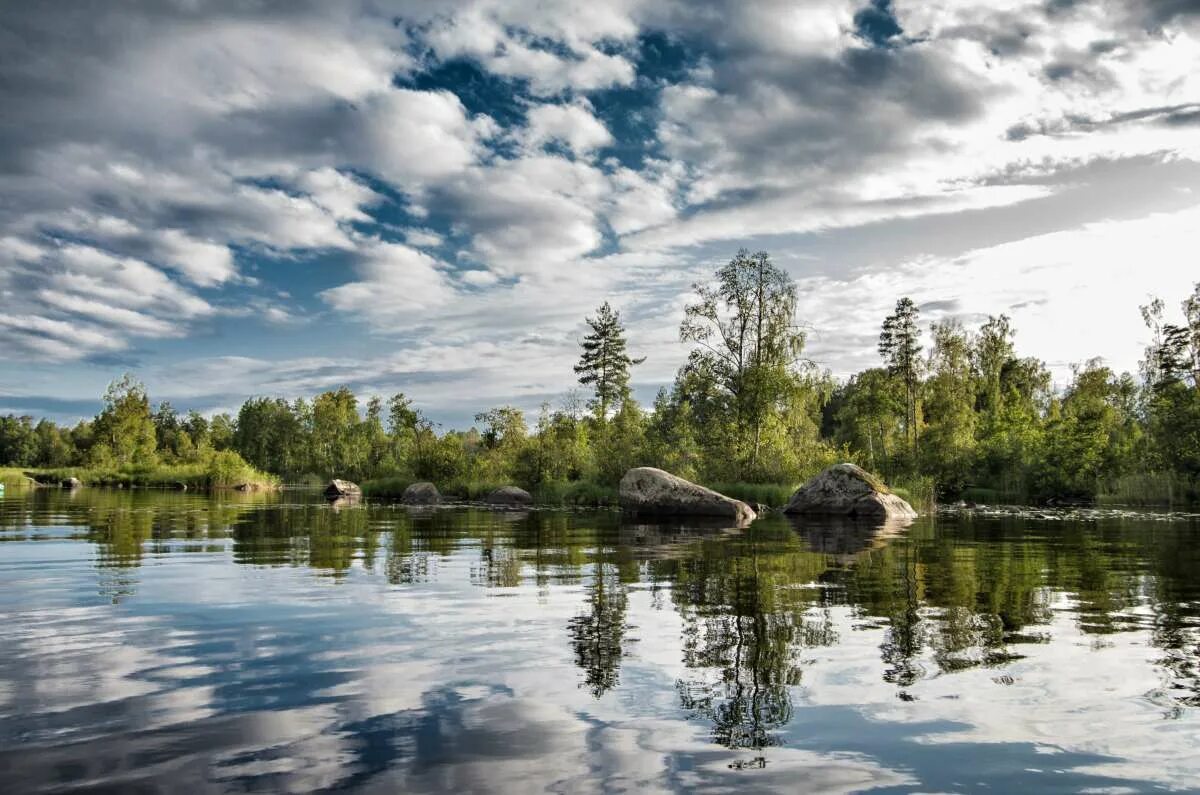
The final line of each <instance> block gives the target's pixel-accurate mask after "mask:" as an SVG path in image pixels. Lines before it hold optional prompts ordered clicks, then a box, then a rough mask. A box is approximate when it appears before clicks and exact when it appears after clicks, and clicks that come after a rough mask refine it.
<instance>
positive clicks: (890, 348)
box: [879, 298, 921, 461]
mask: <svg viewBox="0 0 1200 795" xmlns="http://www.w3.org/2000/svg"><path fill="white" fill-rule="evenodd" d="M918 317H919V313H918V311H917V306H916V304H914V303H913V302H912V299H911V298H901V299H900V300H899V301H897V302H896V312H895V314H892V315H889V316H888V317H887V319H886V320H884V321H883V331H882V333H880V335H879V355H880V356H882V357H883V360H884V361H885V362H887V366H888V370H890V371H891V373H892V375H895V376H897V377H899V378H900V380H901V381H902V382H903V383H904V391H905V399H906V407H907V415H906V417H905V420H904V425H905V431H906V434H907V436H908V440H909V449H910V451H911V452H912V456H913V460H914V461H916V457H917V389H918V387H919V386H920V384H921V342H920V340H921V327H920V326H919V325H918V324H917V321H918Z"/></svg>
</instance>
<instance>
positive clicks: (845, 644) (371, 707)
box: [0, 490, 1200, 793]
mask: <svg viewBox="0 0 1200 795" xmlns="http://www.w3.org/2000/svg"><path fill="white" fill-rule="evenodd" d="M1198 533H1200V527H1198V526H1197V525H1196V524H1195V523H1188V522H1180V521H1174V522H1170V521H1156V520H1152V519H1150V518H1142V519H1129V518H1126V519H1122V520H1101V521H1065V522H1064V521H1057V522H1047V521H1037V520H1029V519H1022V518H1019V517H1012V518H1005V519H1001V518H986V519H984V518H970V517H960V518H953V517H949V518H948V517H943V518H939V519H936V520H935V519H923V520H920V521H918V522H917V523H916V524H914V525H912V526H911V527H909V528H907V529H903V530H896V529H895V528H890V529H889V528H882V529H877V528H870V527H866V528H864V527H855V526H845V525H841V526H839V525H831V524H818V523H807V524H799V523H793V522H790V521H789V520H787V519H785V518H783V517H776V516H769V517H766V518H764V519H761V520H759V521H758V522H756V523H755V524H753V525H752V526H750V527H749V528H747V529H744V530H740V531H731V530H729V529H727V528H721V527H704V526H698V525H696V524H691V525H688V526H662V525H634V524H628V523H623V522H622V521H621V519H620V517H619V516H618V515H616V514H613V513H609V512H595V511H586V512H566V511H533V512H507V511H491V510H485V509H480V508H454V509H441V510H436V511H414V510H410V509H406V508H404V507H401V506H393V505H364V506H330V505H328V504H326V503H324V502H322V501H320V500H319V499H316V498H314V497H309V496H306V495H303V494H297V493H293V492H285V493H283V494H282V495H266V496H263V495H250V496H227V497H223V498H207V497H203V496H197V495H187V494H171V493H149V492H105V491H92V490H82V491H77V492H75V493H67V492H60V491H57V490H52V491H38V492H24V493H20V492H18V493H14V492H9V494H8V495H7V497H6V498H3V499H0V791H3V792H6V793H21V792H73V791H111V792H155V791H186V792H196V793H206V792H213V793H220V792H247V791H260V792H261V791H287V792H308V791H320V790H330V791H354V792H398V791H403V792H444V791H453V792H467V791H471V792H534V791H553V792H590V791H598V792H599V791H603V792H619V791H637V792H655V791H704V790H713V791H716V790H725V789H731V788H738V789H742V790H746V791H773V790H778V791H788V792H795V791H829V792H843V791H844V792H859V791H873V792H911V791H925V792H934V791H936V792H951V791H958V792H965V791H991V792H1015V791H1021V792H1079V791H1093V792H1144V791H1148V790H1163V789H1177V790H1192V791H1196V790H1200V752H1198V751H1197V749H1198V748H1200V545H1198V544H1197V539H1198V537H1200V536H1198Z"/></svg>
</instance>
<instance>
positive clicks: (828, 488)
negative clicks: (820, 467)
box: [783, 464, 917, 519]
mask: <svg viewBox="0 0 1200 795" xmlns="http://www.w3.org/2000/svg"><path fill="white" fill-rule="evenodd" d="M783 511H784V513H790V514H808V515H813V516H850V517H854V518H859V519H915V518H916V516H917V512H916V511H914V510H913V508H912V506H911V505H909V504H908V503H907V502H905V501H904V500H902V499H901V498H900V497H897V496H896V495H895V494H892V493H891V492H889V491H888V490H887V486H885V485H884V484H883V481H881V480H880V479H879V478H877V477H875V476H874V475H872V474H871V473H869V472H867V471H866V470H864V469H862V468H861V467H858V466H855V465H854V464H838V465H836V466H832V467H830V468H829V469H826V470H825V471H824V472H822V473H821V474H819V475H817V476H816V477H814V478H813V479H811V480H809V481H808V482H807V483H805V484H804V485H803V486H801V487H800V488H799V489H797V490H796V493H795V494H793V495H792V498H791V500H789V501H788V504H787V507H785V508H784V509H783Z"/></svg>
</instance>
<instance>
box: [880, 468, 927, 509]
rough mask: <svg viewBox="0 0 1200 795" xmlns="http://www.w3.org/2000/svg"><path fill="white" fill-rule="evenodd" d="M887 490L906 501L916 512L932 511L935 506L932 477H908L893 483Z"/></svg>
mask: <svg viewBox="0 0 1200 795" xmlns="http://www.w3.org/2000/svg"><path fill="white" fill-rule="evenodd" d="M888 491H890V492H891V493H892V494H895V495H896V496H897V497H899V498H900V499H902V500H904V501H905V502H907V503H908V504H909V505H911V506H912V507H913V508H914V509H915V510H916V511H917V512H918V513H926V514H927V513H932V512H933V511H934V510H935V509H936V508H937V485H936V484H935V483H934V482H933V478H928V477H912V478H908V479H907V480H903V481H900V482H898V483H895V484H893V485H892V486H891V487H890V488H889V489H888Z"/></svg>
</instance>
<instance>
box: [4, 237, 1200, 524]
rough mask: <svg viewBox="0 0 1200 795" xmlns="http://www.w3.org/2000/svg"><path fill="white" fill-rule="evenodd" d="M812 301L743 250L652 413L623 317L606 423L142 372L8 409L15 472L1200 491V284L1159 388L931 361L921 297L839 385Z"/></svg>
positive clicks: (576, 499) (614, 330)
mask: <svg viewBox="0 0 1200 795" xmlns="http://www.w3.org/2000/svg"><path fill="white" fill-rule="evenodd" d="M796 303H797V288H796V285H795V284H794V283H793V282H792V280H791V279H790V278H789V277H788V275H787V274H786V273H785V272H784V271H782V270H781V269H779V268H777V267H776V266H775V265H774V264H773V263H772V262H771V260H770V258H769V257H768V256H767V254H766V253H764V252H759V253H756V254H750V253H748V252H746V251H740V252H738V254H737V255H736V256H735V257H734V258H733V259H732V260H730V261H729V262H728V263H727V264H726V265H724V266H723V267H721V268H719V269H718V270H717V271H716V272H715V273H714V275H713V280H712V282H711V283H704V284H697V285H695V300H694V301H693V302H692V303H691V304H689V305H688V306H687V307H686V309H685V311H684V317H683V320H682V323H681V325H680V338H681V340H682V341H684V342H686V343H690V345H691V346H692V347H691V351H690V352H689V355H688V357H687V359H686V361H685V363H684V364H683V366H682V367H681V368H680V369H679V370H678V372H677V373H676V375H675V378H674V381H673V382H672V383H671V384H670V385H669V386H664V387H663V388H661V389H660V390H659V392H658V394H657V396H656V397H655V399H654V403H653V406H652V407H651V408H650V410H649V411H646V410H644V409H643V408H642V407H641V406H639V405H638V403H637V402H636V401H635V400H633V399H632V397H631V393H630V388H629V368H630V367H631V366H633V365H635V364H637V363H638V362H640V361H641V360H640V359H634V358H631V357H630V356H629V355H628V354H627V353H626V349H627V343H626V339H625V331H624V328H623V327H622V326H621V323H620V315H619V313H618V312H616V311H615V310H614V309H612V307H611V306H610V305H609V304H607V303H604V304H602V305H601V306H600V308H599V310H598V311H597V313H596V316H595V317H594V318H588V319H587V322H588V325H589V327H590V329H591V332H590V333H589V334H588V336H587V337H586V338H585V340H584V342H583V354H582V357H581V360H580V362H579V364H578V365H577V366H576V374H577V375H578V376H579V377H580V381H581V382H582V383H583V384H585V385H588V386H591V387H592V388H593V390H594V395H593V399H592V401H591V403H590V406H591V408H592V409H593V411H592V412H591V413H590V414H589V413H586V412H584V411H583V409H582V404H583V401H582V398H581V397H580V396H579V395H578V394H577V393H576V392H571V393H568V394H567V395H566V397H565V398H564V400H563V402H562V405H561V406H560V407H559V408H557V409H553V408H551V406H550V405H549V404H543V405H542V407H541V409H540V411H539V412H538V415H537V420H536V422H535V423H530V422H529V421H528V420H527V418H526V415H525V413H524V412H523V411H522V410H521V409H520V408H519V407H516V406H498V407H495V408H491V409H487V410H485V411H481V412H479V413H478V414H477V415H476V416H475V423H476V425H477V427H473V428H469V429H467V430H443V429H441V428H439V427H438V426H437V425H436V424H435V423H434V422H432V421H431V420H430V419H429V418H428V417H427V416H426V415H425V413H424V409H423V408H421V407H418V406H416V405H414V403H413V401H412V400H411V399H410V398H409V397H407V396H405V395H404V394H403V393H397V394H395V395H392V396H390V397H388V398H386V399H385V398H384V397H382V396H368V397H367V398H366V399H365V402H363V401H362V400H361V399H360V398H359V396H357V395H355V394H354V393H353V392H352V391H351V390H350V389H349V388H347V387H340V388H337V389H332V390H329V391H325V392H322V393H320V394H317V395H315V396H312V397H303V398H298V399H294V400H288V399H285V398H283V397H278V396H271V397H268V396H257V397H252V398H250V399H249V400H247V401H246V402H245V403H244V404H243V405H242V406H241V407H240V409H239V410H238V412H237V416H236V417H233V416H230V415H228V414H216V415H213V416H210V417H206V416H204V415H201V414H199V413H197V412H196V411H190V412H188V413H187V414H180V413H179V412H178V411H177V410H176V409H175V408H174V407H173V406H172V405H171V404H170V403H168V402H165V401H163V402H160V403H158V404H157V406H156V407H155V408H153V409H152V408H151V406H152V404H151V402H150V398H149V395H148V394H147V392H146V389H145V387H144V386H143V385H142V384H141V383H140V382H138V381H137V380H136V379H135V378H134V377H133V376H132V375H129V374H126V375H124V376H122V377H121V378H120V379H118V380H116V381H114V382H113V383H112V384H110V385H109V388H108V390H107V392H106V393H105V395H104V402H103V407H102V409H101V411H100V412H99V413H98V414H97V415H96V416H95V417H94V418H91V419H85V420H82V421H80V422H78V423H76V424H75V425H74V426H59V425H56V424H55V423H54V422H51V421H49V420H47V419H41V420H36V421H35V419H34V418H33V417H30V416H16V415H12V414H9V415H7V416H0V467H2V466H8V467H13V468H14V469H15V471H16V472H20V471H21V470H22V469H24V468H28V469H39V470H42V471H46V472H50V473H61V472H65V471H70V472H72V473H79V476H81V477H83V478H84V479H85V480H87V481H88V482H95V483H111V484H113V485H118V484H119V485H170V484H172V483H186V484H188V485H189V486H193V485H194V486H201V485H203V486H208V485H210V484H211V485H233V484H235V483H237V482H266V481H267V480H269V479H271V478H280V479H286V480H289V481H293V482H295V481H300V480H303V481H305V482H312V481H314V480H320V479H327V478H329V477H343V478H349V479H352V480H356V481H360V482H363V481H365V482H366V483H367V484H368V493H373V494H378V495H389V494H395V495H396V496H398V494H399V493H400V492H401V491H403V488H404V487H405V486H407V485H408V484H409V483H411V482H413V481H415V480H431V481H433V482H434V483H436V484H437V485H438V487H439V489H440V490H441V491H442V493H443V494H446V495H447V496H459V497H463V498H476V497H481V496H483V495H484V494H486V492H488V491H490V490H492V489H494V488H497V487H499V486H503V485H509V484H516V485H519V486H522V487H523V488H526V489H528V490H530V491H531V492H532V493H533V494H534V495H535V496H536V497H537V498H538V499H539V500H540V501H544V502H548V503H560V504H588V505H604V504H612V502H614V501H615V496H616V486H617V484H618V482H619V481H620V479H621V477H622V475H623V474H624V473H625V472H626V471H627V470H628V469H629V468H630V467H634V466H641V465H649V466H657V467H661V468H663V469H666V470H668V471H670V472H674V473H676V474H678V475H680V476H682V477H685V478H688V479H690V480H693V481H696V482H699V483H707V484H716V486H717V488H718V490H719V491H723V492H725V493H728V494H730V495H731V496H735V497H741V498H744V499H747V500H748V501H751V502H755V503H766V504H769V505H780V504H782V503H783V502H785V501H786V499H787V498H788V497H789V496H790V494H791V491H792V489H793V488H794V486H795V485H796V484H799V483H802V482H803V481H805V480H806V479H808V478H809V477H811V476H812V475H814V474H816V473H817V472H819V471H820V470H822V469H824V468H825V467H828V466H830V465H832V464H834V463H837V462H839V461H852V462H854V463H857V464H860V465H861V466H863V467H864V468H866V469H867V470H868V471H870V472H875V473H878V474H880V475H881V476H882V477H883V479H884V480H885V481H887V482H889V483H891V484H892V485H893V486H895V487H896V491H897V493H901V494H902V495H905V496H906V497H908V498H909V501H910V502H918V503H922V504H925V503H928V502H930V501H931V500H932V497H933V495H935V494H936V496H937V497H938V498H941V499H969V500H975V501H984V502H997V501H1004V502H1023V501H1029V500H1053V499H1071V500H1094V499H1103V500H1105V501H1110V502H1111V501H1115V500H1120V501H1123V502H1130V503H1164V502H1165V503H1174V502H1180V501H1187V500H1194V499H1195V498H1196V496H1197V494H1198V493H1200V284H1198V285H1197V286H1196V289H1195V291H1193V293H1192V294H1191V295H1189V296H1186V297H1185V299H1184V300H1183V301H1182V302H1180V304H1178V307H1179V310H1180V311H1179V312H1178V313H1177V314H1176V315H1175V316H1174V317H1172V316H1171V313H1170V311H1169V307H1168V305H1167V303H1166V302H1164V301H1162V300H1159V299H1154V300H1152V301H1151V302H1150V303H1149V304H1148V305H1147V306H1145V307H1142V316H1143V319H1144V320H1145V322H1146V324H1147V328H1148V330H1149V333H1150V344H1149V346H1148V347H1147V349H1146V352H1145V356H1144V358H1143V361H1142V366H1141V369H1140V376H1141V377H1140V378H1135V377H1134V376H1132V375H1129V374H1119V373H1115V372H1112V371H1111V370H1110V369H1109V368H1108V367H1106V366H1104V365H1103V363H1102V362H1101V361H1100V360H1093V361H1089V362H1086V363H1084V364H1083V365H1081V366H1077V367H1075V368H1074V369H1073V372H1072V377H1071V380H1070V383H1069V384H1067V385H1066V386H1065V387H1063V388H1061V389H1057V390H1056V389H1054V388H1052V386H1051V377H1050V372H1049V370H1048V369H1047V367H1046V366H1045V364H1043V363H1042V362H1041V361H1038V360H1037V359H1033V358H1029V357H1021V356H1020V355H1019V353H1018V351H1017V346H1016V330H1015V329H1014V327H1013V324H1012V321H1011V320H1010V318H1008V317H1007V316H1005V315H998V316H992V317H989V318H988V319H987V320H986V321H985V322H983V323H982V324H981V325H979V326H978V327H977V328H975V329H969V328H966V327H964V326H963V325H962V324H961V322H959V321H957V320H954V319H943V320H941V321H940V322H936V323H933V324H932V325H931V326H929V327H928V331H929V338H928V339H929V343H928V344H929V349H928V352H926V350H925V348H924V346H923V345H922V338H921V337H922V333H923V331H922V329H921V327H920V324H919V312H918V309H917V305H916V304H915V303H914V302H913V301H912V300H911V299H908V298H902V299H900V301H898V302H897V304H896V307H895V311H894V312H893V313H892V314H890V315H889V316H888V317H887V318H885V319H884V321H883V324H882V331H881V334H880V339H879V346H878V352H879V353H880V354H881V355H882V357H883V360H884V361H883V365H884V366H882V367H874V368H868V369H866V370H863V371H861V372H859V373H856V374H854V375H852V376H850V377H849V378H848V379H846V380H845V381H842V382H835V381H834V379H833V378H832V377H831V376H830V375H829V374H828V373H822V372H819V371H818V370H817V368H816V367H815V366H814V365H813V364H812V363H811V362H808V361H807V360H805V359H804V356H803V354H804V345H805V333H804V331H803V330H802V328H801V327H800V325H799V324H798V323H797V321H796V318H795V312H796ZM531 425H532V427H531ZM263 473H270V475H267V474H263ZM6 477H7V476H6ZM9 480H10V481H11V482H19V478H15V477H14V478H9ZM897 484H898V485H897Z"/></svg>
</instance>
